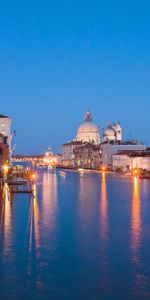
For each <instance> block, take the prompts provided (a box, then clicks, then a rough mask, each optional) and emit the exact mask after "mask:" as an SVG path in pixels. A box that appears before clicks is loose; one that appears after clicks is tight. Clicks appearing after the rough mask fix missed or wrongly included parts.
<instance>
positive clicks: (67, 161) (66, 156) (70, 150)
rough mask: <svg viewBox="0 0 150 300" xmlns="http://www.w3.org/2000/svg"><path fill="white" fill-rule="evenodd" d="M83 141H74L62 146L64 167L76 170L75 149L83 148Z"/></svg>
mask: <svg viewBox="0 0 150 300" xmlns="http://www.w3.org/2000/svg"><path fill="white" fill-rule="evenodd" d="M81 145H82V142H81V141H72V142H68V143H66V144H63V145H62V166H63V167H68V168H74V166H75V161H74V149H75V148H77V147H79V146H81Z"/></svg>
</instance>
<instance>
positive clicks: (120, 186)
mask: <svg viewBox="0 0 150 300" xmlns="http://www.w3.org/2000/svg"><path fill="white" fill-rule="evenodd" d="M149 195H150V183H149V182H148V181H140V180H139V179H137V178H133V179H128V178H122V177H119V176H118V177H117V176H114V175H111V174H107V173H102V174H98V173H97V174H96V173H93V174H92V173H88V172H87V173H86V172H85V173H83V174H79V173H77V172H68V173H66V177H65V180H64V178H61V177H60V175H59V172H57V171H54V172H47V171H41V172H40V173H39V176H38V182H37V183H36V184H34V185H33V196H32V197H31V198H30V197H29V196H22V195H16V196H14V197H13V198H12V196H11V193H10V190H9V187H8V186H7V185H5V187H4V189H3V190H2V189H0V279H1V280H0V292H1V296H2V297H1V299H2V300H3V299H11V298H10V296H11V297H13V298H14V299H17V300H18V299H19V300H20V293H22V299H23V300H25V299H27V298H28V299H49V298H51V299H53V300H55V299H56V300H57V299H58V300H59V299H63V300H66V299H69V300H76V299H80V298H81V299H83V300H84V299H85V300H88V299H89V300H91V299H94V300H99V299H100V295H101V298H102V299H106V300H107V299H108V300H109V299H115V300H118V299H119V300H120V299H123V300H124V299H139V300H144V299H150V282H149V278H150V260H149V255H148V254H147V251H148V250H149V246H150V240H149V239H148V237H149V238H150V234H149V228H150V214H149V211H150V201H149ZM120 214H121V215H120ZM116 226H117V228H116ZM124 245H126V249H124ZM145 245H146V246H145ZM116 287H118V289H117V288H116ZM120 287H121V288H120ZM72 291H73V292H72Z"/></svg>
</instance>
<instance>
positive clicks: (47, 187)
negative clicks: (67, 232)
mask: <svg viewBox="0 0 150 300" xmlns="http://www.w3.org/2000/svg"><path fill="white" fill-rule="evenodd" d="M57 197H58V195H57V173H46V172H45V173H44V174H43V190H42V216H43V225H44V226H45V227H46V228H47V229H48V230H49V231H50V232H52V231H53V230H54V228H55V225H56V219H55V218H56V210H57Z"/></svg>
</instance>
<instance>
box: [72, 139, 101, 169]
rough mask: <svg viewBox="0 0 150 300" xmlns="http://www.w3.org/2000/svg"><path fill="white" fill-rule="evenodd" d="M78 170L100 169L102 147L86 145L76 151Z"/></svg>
mask: <svg viewBox="0 0 150 300" xmlns="http://www.w3.org/2000/svg"><path fill="white" fill-rule="evenodd" d="M74 164H75V167H76V168H90V169H98V168H100V166H101V146H100V145H93V144H90V143H84V144H82V145H81V146H79V147H77V148H75V149H74Z"/></svg>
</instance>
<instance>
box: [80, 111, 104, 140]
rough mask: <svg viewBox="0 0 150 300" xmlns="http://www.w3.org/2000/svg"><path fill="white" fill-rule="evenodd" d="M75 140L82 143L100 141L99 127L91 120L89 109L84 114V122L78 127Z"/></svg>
mask: <svg viewBox="0 0 150 300" xmlns="http://www.w3.org/2000/svg"><path fill="white" fill-rule="evenodd" d="M76 140H78V141H82V142H83V143H84V142H88V143H93V144H99V143H100V132H99V127H98V126H97V125H96V124H95V123H93V122H92V116H91V113H90V112H89V111H88V112H87V113H86V115H85V121H84V123H83V124H81V125H80V126H79V128H78V131H77V137H76Z"/></svg>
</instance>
